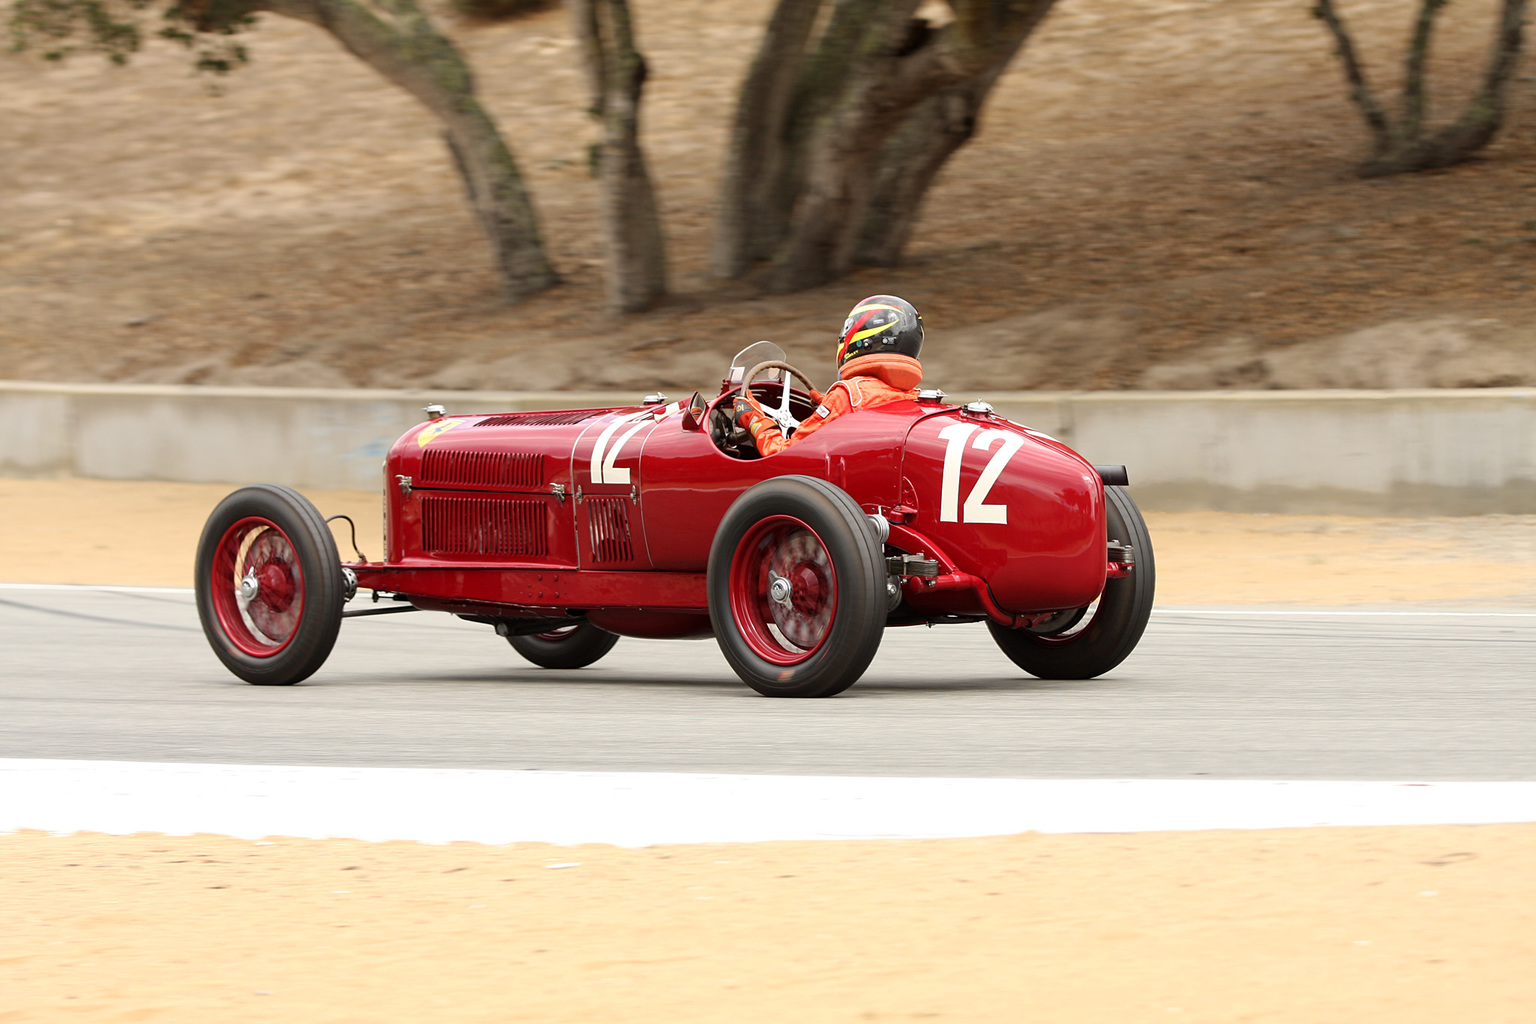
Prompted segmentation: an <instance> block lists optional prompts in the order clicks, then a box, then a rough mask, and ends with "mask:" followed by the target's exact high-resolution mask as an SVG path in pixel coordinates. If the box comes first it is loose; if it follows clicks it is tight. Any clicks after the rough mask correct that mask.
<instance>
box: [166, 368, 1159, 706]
mask: <svg viewBox="0 0 1536 1024" xmlns="http://www.w3.org/2000/svg"><path fill="white" fill-rule="evenodd" d="M797 380H798V381H799V382H800V383H802V384H804V385H805V386H806V388H810V387H811V384H810V382H809V381H808V380H807V379H806V377H805V375H804V374H803V373H801V372H800V371H799V370H797V369H795V368H794V367H792V366H790V365H789V364H788V363H786V362H785V361H784V353H783V352H782V351H781V350H780V349H779V348H778V347H777V346H775V345H772V344H771V343H769V342H758V343H757V344H755V345H751V346H748V347H747V348H746V349H744V350H743V351H742V352H741V353H739V354H738V355H737V356H736V358H735V360H734V361H733V362H732V364H731V366H730V369H729V372H728V373H727V375H726V377H725V379H724V381H723V382H722V384H721V387H720V391H719V393H718V394H717V395H716V396H715V397H714V398H713V399H709V400H706V399H705V398H704V397H703V396H702V395H700V394H695V395H694V396H693V399H692V401H690V402H687V403H670V404H669V403H667V401H666V400H665V398H664V397H663V396H660V395H653V396H650V397H648V398H646V399H645V401H644V402H643V403H642V404H639V405H635V406H627V407H623V408H615V409H576V410H569V411H560V412H513V413H505V414H501V415H465V416H447V415H443V414H442V410H441V409H439V408H436V407H431V408H429V409H428V413H429V416H430V418H429V419H428V420H427V421H425V422H424V423H422V424H421V425H419V426H417V427H414V428H412V429H411V430H409V431H407V432H406V433H405V435H404V436H402V437H401V438H400V439H399V440H398V441H397V442H396V443H395V445H394V447H393V448H392V449H391V450H390V452H389V456H388V459H387V460H386V462H385V466H384V474H385V476H384V499H385V522H384V526H385V530H384V536H385V546H386V549H387V550H386V552H385V556H384V558H383V560H382V561H371V560H368V559H366V558H364V557H363V556H362V554H361V553H358V554H357V557H356V560H355V561H346V562H344V561H342V559H341V558H340V557H339V556H338V553H337V546H336V542H335V539H334V537H333V536H332V533H331V528H330V526H329V524H328V521H327V520H326V519H324V518H323V517H322V516H321V515H320V513H319V511H317V510H316V509H315V507H314V506H313V505H312V504H311V503H310V502H309V501H307V500H306V499H305V498H303V497H302V496H300V495H299V494H298V493H296V492H295V491H292V490H290V489H288V488H285V487H277V486H273V485H258V486H254V487H245V488H242V489H240V490H238V491H235V492H234V493H233V494H231V495H230V496H229V497H227V498H225V499H224V500H223V501H222V502H221V503H220V504H219V506H218V507H217V508H216V509H215V510H214V512H213V514H212V516H211V517H210V518H209V520H208V523H207V526H206V527H205V528H204V530H203V535H202V539H201V541H200V542H199V544H198V552H197V568H196V590H197V607H198V613H199V616H200V617H201V619H202V624H203V630H204V632H205V633H206V634H207V637H208V640H209V642H210V643H211V644H212V646H213V650H214V652H215V653H216V654H217V655H218V657H219V658H220V659H221V660H222V661H223V662H224V664H225V665H226V666H227V667H228V668H229V669H230V671H232V672H234V673H235V674H236V675H237V676H239V677H240V678H242V679H245V680H247V681H249V682H252V683H258V684H268V685H286V684H290V683H296V682H299V681H300V680H302V679H305V678H307V677H308V676H309V675H310V674H311V673H313V672H314V671H315V670H316V669H318V668H319V667H320V666H321V664H322V663H324V661H325V659H326V657H327V655H329V654H330V651H331V647H332V645H333V644H334V643H335V640H336V635H337V632H338V630H339V628H340V625H341V620H342V619H343V618H345V617H348V616H352V615H367V614H382V613H385V612H393V611H412V610H416V609H427V610H434V611H443V612H449V613H452V614H454V615H458V616H459V617H461V618H464V619H468V620H470V621H472V622H479V623H484V624H486V625H488V626H491V627H494V629H495V631H496V632H497V633H498V634H500V635H501V636H504V637H506V638H507V640H508V641H509V642H510V643H511V645H512V646H513V647H514V648H515V649H516V650H517V651H518V653H520V654H522V655H523V656H524V657H525V658H527V659H528V660H529V661H532V662H533V663H534V664H536V665H541V666H543V667H546V668H579V667H582V666H586V665H590V664H592V663H593V662H595V661H596V660H597V659H599V658H601V657H602V656H603V655H604V654H606V653H607V652H608V651H609V650H610V649H611V648H612V647H613V645H614V643H615V642H616V641H617V639H618V637H620V636H635V637H651V638H658V637H661V638H666V637H699V636H710V635H713V636H714V637H715V638H716V639H717V640H718V642H719V644H720V649H721V650H722V651H723V652H724V653H725V657H726V659H727V660H728V661H729V662H730V664H731V667H732V668H734V669H735V671H736V672H737V674H739V675H740V676H741V678H742V679H743V680H744V681H745V682H746V683H747V685H749V686H751V687H752V688H753V689H755V690H757V691H758V692H759V693H762V694H765V695H768V696H775V697H825V696H829V695H831V694H835V693H839V692H841V691H842V690H844V689H846V688H848V687H849V686H851V685H853V683H854V682H856V681H857V680H858V678H859V676H860V675H862V674H863V672H864V670H865V668H866V667H868V665H869V663H870V660H871V659H872V658H873V657H874V655H875V652H876V650H877V649H878V648H879V646H880V640H881V637H882V636H883V634H884V631H885V629H886V628H887V627H889V626H911V625H929V624H940V623H954V622H976V621H983V622H985V623H986V624H987V627H988V628H989V629H990V630H991V633H992V637H993V639H994V640H996V642H997V644H998V646H999V647H1000V648H1002V650H1003V652H1004V653H1005V654H1006V655H1007V656H1008V657H1009V658H1011V659H1012V660H1013V661H1014V663H1015V664H1017V665H1018V666H1019V667H1020V668H1022V669H1024V671H1026V672H1028V673H1030V674H1032V675H1036V676H1040V677H1045V678H1087V677H1090V676H1095V675H1098V674H1100V673H1103V672H1107V671H1109V670H1110V669H1112V668H1114V667H1115V666H1116V665H1118V664H1119V663H1120V662H1121V661H1122V660H1123V659H1124V658H1125V657H1126V655H1128V654H1129V653H1130V652H1131V650H1132V648H1134V647H1135V646H1136V643H1137V641H1138V640H1139V639H1140V638H1141V634H1142V630H1143V629H1144V628H1145V626H1146V623H1147V617H1148V615H1149V614H1150V613H1151V609H1152V597H1153V588H1154V572H1153V562H1152V544H1151V540H1150V538H1149V537H1148V535H1147V529H1146V524H1145V523H1144V522H1143V520H1142V517H1141V514H1140V512H1139V511H1138V510H1137V508H1136V505H1135V503H1134V502H1133V501H1132V500H1131V498H1130V496H1129V495H1127V494H1126V492H1125V491H1124V490H1123V485H1124V484H1125V483H1126V478H1125V470H1124V467H1120V466H1108V467H1103V466H1101V467H1097V468H1096V467H1094V466H1091V465H1089V464H1088V463H1087V462H1085V461H1084V460H1083V459H1082V458H1081V457H1080V456H1079V455H1077V453H1075V452H1073V451H1072V450H1071V449H1070V448H1068V447H1067V446H1066V445H1064V444H1062V443H1060V442H1059V441H1056V440H1055V439H1053V438H1051V437H1048V436H1046V435H1045V434H1042V433H1040V432H1038V431H1035V430H1031V429H1029V428H1028V427H1024V426H1020V425H1018V424H1015V423H1012V422H1009V421H1008V420H1006V419H1003V418H1002V417H1000V416H998V415H996V414H995V413H994V412H993V410H992V408H991V407H990V406H989V405H987V404H986V403H984V402H974V403H971V404H970V405H964V406H958V405H951V404H946V402H945V401H944V395H943V393H942V392H939V391H923V392H920V393H919V397H918V398H917V399H916V400H915V401H899V402H895V403H893V404H890V405H885V406H881V407H878V408H873V409H867V410H861V411H857V412H854V413H851V414H848V415H845V416H843V417H841V418H839V419H836V420H833V421H831V422H829V423H827V424H826V425H825V426H824V427H823V428H822V429H820V430H819V431H818V432H817V433H816V434H814V435H812V436H809V437H807V438H806V439H805V440H804V441H803V442H802V443H800V444H796V445H793V446H791V447H789V448H787V449H785V450H784V451H781V452H779V453H778V454H776V455H773V456H771V457H769V458H760V457H758V455H757V452H756V450H755V449H754V447H753V446H752V443H751V440H750V438H748V437H747V436H746V435H745V433H744V432H742V431H740V430H739V429H738V428H736V427H734V425H733V424H732V422H731V410H732V403H733V401H734V399H735V397H736V395H737V394H738V393H740V392H741V391H743V390H744V389H750V390H751V392H752V394H753V395H755V396H756V397H757V399H758V400H759V402H760V403H761V404H762V405H764V407H765V408H766V409H767V410H768V411H769V413H770V415H772V416H773V417H774V418H775V419H776V420H778V421H779V422H780V423H781V424H782V425H783V426H784V427H785V428H786V429H791V428H793V426H794V425H795V424H796V423H797V422H798V421H799V419H802V418H804V417H806V416H809V415H810V414H811V413H812V411H813V410H814V409H815V402H814V401H813V400H812V398H811V397H810V395H809V393H808V392H807V391H804V390H801V389H799V388H797V387H795V386H794V383H795V381H797ZM333 518H341V517H333ZM353 546H354V550H355V543H354V545H353ZM360 589H362V590H369V591H372V598H373V599H372V601H371V602H359V604H361V605H362V606H361V607H358V608H355V609H348V608H347V605H348V604H349V603H350V602H352V601H353V599H354V597H355V595H356V594H357V592H358V590H360Z"/></svg>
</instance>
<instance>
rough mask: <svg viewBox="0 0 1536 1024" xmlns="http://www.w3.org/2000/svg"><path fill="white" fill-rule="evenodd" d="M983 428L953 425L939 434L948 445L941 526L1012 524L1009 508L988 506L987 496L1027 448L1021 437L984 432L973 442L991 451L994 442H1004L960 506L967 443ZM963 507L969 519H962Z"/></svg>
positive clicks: (945, 457) (1003, 431)
mask: <svg viewBox="0 0 1536 1024" xmlns="http://www.w3.org/2000/svg"><path fill="white" fill-rule="evenodd" d="M980 429H981V428H980V427H978V426H976V424H974V423H953V424H951V425H949V426H947V427H945V428H944V429H943V430H941V431H939V437H941V438H943V439H944V440H945V441H946V442H948V446H947V447H946V448H945V449H944V476H943V482H942V484H941V486H940V489H939V522H941V523H958V522H967V523H1001V524H1004V525H1006V524H1007V522H1008V506H1007V505H989V504H987V495H988V494H989V493H990V492H991V490H992V485H993V484H995V483H997V478H998V477H1000V476H1002V475H1003V467H1005V466H1007V465H1008V460H1009V459H1011V458H1013V453H1014V452H1016V451H1018V450H1019V449H1020V448H1022V447H1023V446H1024V439H1023V438H1022V437H1020V436H1019V435H1017V434H1014V433H1010V432H1008V431H1006V430H982V431H981V433H980V434H977V436H976V440H974V441H972V442H971V445H970V446H971V447H972V448H978V449H980V450H981V451H987V450H988V449H990V448H991V447H992V443H993V442H994V441H1001V442H1003V446H1002V447H1001V448H999V449H998V450H997V451H996V452H994V453H993V454H992V457H991V458H990V459H988V460H987V465H986V468H985V469H983V470H982V471H981V476H979V477H977V478H976V486H974V487H972V488H971V493H970V494H969V495H967V496H966V499H965V504H964V506H961V504H960V462H961V460H962V459H963V458H964V456H965V448H966V445H965V442H966V441H967V440H969V439H970V436H971V435H972V434H975V433H976V431H977V430H980ZM962 507H963V509H964V512H965V518H964V519H963V520H962V519H961V518H960V512H961V510H962Z"/></svg>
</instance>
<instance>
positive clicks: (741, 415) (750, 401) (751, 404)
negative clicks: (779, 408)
mask: <svg viewBox="0 0 1536 1024" xmlns="http://www.w3.org/2000/svg"><path fill="white" fill-rule="evenodd" d="M734 409H735V416H734V417H733V418H734V419H735V421H736V424H737V425H738V426H741V427H744V428H745V429H746V431H747V433H749V434H751V435H752V442H753V443H754V444H758V441H757V439H758V435H759V434H761V433H762V432H763V431H765V430H772V431H773V432H774V433H778V432H779V425H778V424H777V423H775V422H774V421H773V418H772V417H770V416H769V415H768V414H767V413H765V412H763V407H762V406H760V405H758V404H757V399H755V398H751V397H743V398H738V399H736V404H735V406H734ZM781 440H782V438H781ZM758 448H759V450H761V448H762V445H761V444H758Z"/></svg>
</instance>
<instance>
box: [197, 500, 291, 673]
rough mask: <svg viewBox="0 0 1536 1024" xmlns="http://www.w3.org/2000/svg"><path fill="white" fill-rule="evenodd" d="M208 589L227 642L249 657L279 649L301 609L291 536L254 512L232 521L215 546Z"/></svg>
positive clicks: (282, 647) (276, 652)
mask: <svg viewBox="0 0 1536 1024" xmlns="http://www.w3.org/2000/svg"><path fill="white" fill-rule="evenodd" d="M209 592H210V593H211V594H212V596H213V610H214V613H215V614H216V615H217V616H218V618H219V626H220V628H221V629H222V630H223V631H224V635H225V636H227V637H228V638H229V640H230V642H231V643H233V644H234V645H235V646H236V647H238V648H239V649H240V650H241V651H243V652H245V653H246V654H249V655H250V656H251V657H253V658H270V657H272V656H273V655H275V654H278V653H279V652H281V651H282V650H283V649H284V648H285V647H287V646H288V644H289V643H290V642H291V641H292V640H293V635H294V633H296V632H297V631H298V626H299V621H300V619H301V618H302V616H303V614H304V570H303V569H302V568H301V567H300V565H299V556H298V554H297V553H296V552H295V551H294V549H293V541H291V540H289V539H288V535H287V534H286V533H284V532H283V531H282V528H281V527H279V526H278V525H277V524H276V523H274V522H271V521H270V520H267V519H262V518H261V517H259V516H250V517H247V518H245V519H242V520H240V521H239V522H237V523H235V524H233V525H232V526H230V528H229V529H227V530H225V531H224V536H223V537H221V538H219V541H218V546H217V547H216V548H215V549H214V553H213V578H212V579H211V580H210V581H209Z"/></svg>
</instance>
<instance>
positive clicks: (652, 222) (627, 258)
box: [567, 0, 667, 313]
mask: <svg viewBox="0 0 1536 1024" xmlns="http://www.w3.org/2000/svg"><path fill="white" fill-rule="evenodd" d="M567 5H568V6H569V7H570V11H571V21H572V24H573V26H574V27H575V30H576V37H577V38H578V39H579V40H580V41H581V43H582V47H583V50H584V53H585V58H586V67H587V76H588V80H589V82H590V83H591V86H592V107H591V111H592V114H593V116H595V117H597V118H598V119H599V120H600V121H601V122H602V126H603V141H602V147H601V150H600V157H599V172H600V174H601V177H602V192H603V199H602V203H603V235H604V241H605V243H606V245H607V249H608V265H607V280H606V282H605V284H606V291H607V296H608V306H609V308H610V309H612V310H613V311H614V312H617V313H634V312H639V311H641V310H645V309H649V308H650V307H651V306H653V305H655V303H656V300H657V299H659V298H661V297H662V296H663V295H665V294H666V292H667V254H666V241H665V239H664V237H663V236H662V231H661V217H660V215H659V214H658V213H657V209H656V195H655V191H654V190H653V189H652V187H651V178H650V175H649V174H648V173H647V171H646V167H645V155H644V153H643V152H642V151H641V148H640V95H641V92H642V90H643V89H644V87H645V76H646V67H645V58H644V57H642V56H641V55H640V52H639V50H637V49H636V47H635V39H634V28H633V23H632V21H631V19H630V12H629V4H628V0H567Z"/></svg>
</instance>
